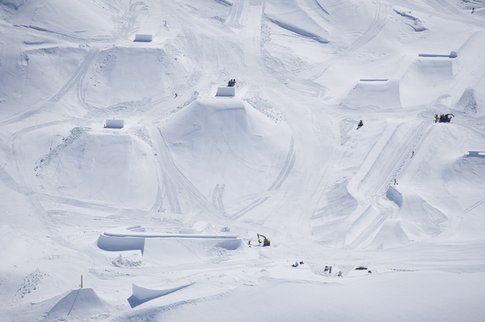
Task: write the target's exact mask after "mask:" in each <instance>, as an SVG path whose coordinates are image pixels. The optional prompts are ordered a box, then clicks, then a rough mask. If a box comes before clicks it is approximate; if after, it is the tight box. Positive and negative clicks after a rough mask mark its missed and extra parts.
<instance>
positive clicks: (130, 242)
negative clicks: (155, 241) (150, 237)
mask: <svg viewBox="0 0 485 322" xmlns="http://www.w3.org/2000/svg"><path fill="white" fill-rule="evenodd" d="M97 245H98V247H99V248H100V249H103V250H107V251H110V252H116V251H125V250H140V251H141V252H142V253H143V250H144V249H145V238H144V237H134V236H133V237H132V236H112V235H109V234H101V235H99V237H98V242H97Z"/></svg>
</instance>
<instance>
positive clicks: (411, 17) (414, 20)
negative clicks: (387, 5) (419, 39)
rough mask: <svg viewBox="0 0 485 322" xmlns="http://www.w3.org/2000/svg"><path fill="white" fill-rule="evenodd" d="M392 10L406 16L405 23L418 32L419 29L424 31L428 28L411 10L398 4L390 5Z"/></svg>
mask: <svg viewBox="0 0 485 322" xmlns="http://www.w3.org/2000/svg"><path fill="white" fill-rule="evenodd" d="M392 9H393V10H394V12H396V13H397V14H398V15H400V16H402V17H404V18H406V19H407V20H408V21H410V22H407V23H406V24H407V25H409V26H410V27H411V28H413V30H414V31H417V32H420V31H425V30H428V28H426V26H425V25H424V23H423V22H422V21H421V19H419V18H418V17H417V16H416V15H415V14H414V13H413V12H412V11H411V10H409V9H407V8H403V7H399V6H394V7H392Z"/></svg>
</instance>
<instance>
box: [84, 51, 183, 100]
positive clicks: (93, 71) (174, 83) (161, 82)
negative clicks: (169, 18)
mask: <svg viewBox="0 0 485 322" xmlns="http://www.w3.org/2000/svg"><path fill="white" fill-rule="evenodd" d="M174 75H184V76H183V77H174ZM186 75H188V72H187V70H185V69H184V68H183V67H182V66H181V64H179V63H178V62H177V60H174V59H173V58H172V57H170V56H169V55H168V54H167V52H166V51H165V50H163V49H160V48H143V47H113V48H109V49H106V50H103V51H101V52H100V53H99V54H98V55H97V57H96V60H95V62H94V63H93V64H92V65H91V66H90V69H89V70H88V72H87V75H86V77H85V78H84V82H83V98H84V100H85V102H86V103H87V104H88V105H90V106H92V107H96V108H106V107H110V106H113V105H119V104H123V105H124V107H125V108H128V107H130V106H133V105H135V106H139V105H142V106H144V105H149V103H150V102H152V101H155V100H157V99H161V98H162V97H165V96H171V95H173V94H174V91H175V88H179V89H181V88H183V86H184V84H185V82H186V77H187V76H186ZM106 93H116V95H106Z"/></svg>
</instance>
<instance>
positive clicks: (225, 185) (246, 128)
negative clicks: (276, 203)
mask: <svg viewBox="0 0 485 322" xmlns="http://www.w3.org/2000/svg"><path fill="white" fill-rule="evenodd" d="M162 132H163V135H164V137H165V140H166V142H167V145H168V147H169V149H170V151H171V153H172V156H173V159H174V161H175V163H176V164H177V167H178V169H179V170H180V171H181V172H182V173H183V174H184V175H185V176H186V177H187V178H188V179H189V180H190V181H191V182H192V183H193V184H194V186H195V187H197V188H198V190H199V191H200V192H201V193H202V194H204V195H209V196H212V197H213V198H212V199H213V201H214V203H215V205H217V206H218V208H222V209H221V210H223V211H224V207H225V206H229V207H231V206H232V205H233V203H237V201H238V200H239V199H241V198H242V197H243V196H245V195H248V194H255V193H261V192H262V191H264V190H270V189H277V188H278V187H279V186H280V185H281V184H282V182H283V181H284V179H285V178H286V176H287V175H288V172H289V171H290V170H291V167H292V158H288V155H289V154H291V149H292V145H291V144H290V139H291V137H290V133H289V129H288V127H287V125H286V124H285V123H283V122H278V123H275V122H272V121H271V120H269V119H268V118H267V117H266V116H265V115H264V114H262V113H260V112H258V111H257V110H255V109H254V108H253V107H252V106H250V105H249V104H247V103H245V102H242V101H241V100H238V99H236V98H212V99H204V100H197V101H195V102H193V103H191V104H190V105H189V106H188V107H187V108H185V109H183V110H181V111H180V112H178V113H177V114H175V115H174V117H173V118H172V119H170V120H169V121H168V122H167V123H166V124H165V125H164V126H163V128H162ZM289 145H290V152H289V151H288V146H289ZM225 210H228V209H225Z"/></svg>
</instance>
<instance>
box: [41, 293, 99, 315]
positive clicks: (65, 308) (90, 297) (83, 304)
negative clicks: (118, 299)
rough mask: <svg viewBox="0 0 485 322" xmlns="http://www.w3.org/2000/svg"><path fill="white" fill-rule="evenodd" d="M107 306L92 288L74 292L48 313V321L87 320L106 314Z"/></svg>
mask: <svg viewBox="0 0 485 322" xmlns="http://www.w3.org/2000/svg"><path fill="white" fill-rule="evenodd" d="M106 308H107V305H106V303H104V301H103V300H101V299H100V298H99V297H98V295H97V294H96V292H95V291H94V290H93V289H92V288H80V289H77V290H72V291H70V292H68V293H67V294H65V295H64V296H62V298H61V299H59V300H58V301H57V303H56V304H55V305H54V306H53V307H52V308H51V309H50V310H49V311H48V312H47V320H49V321H58V320H64V319H67V320H72V319H80V320H82V319H86V318H89V317H91V316H95V315H99V314H101V313H106Z"/></svg>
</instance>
